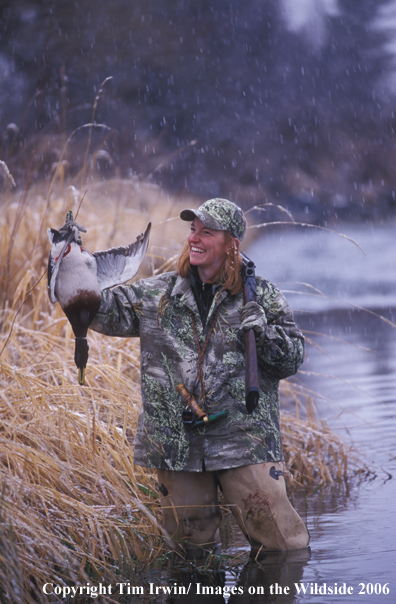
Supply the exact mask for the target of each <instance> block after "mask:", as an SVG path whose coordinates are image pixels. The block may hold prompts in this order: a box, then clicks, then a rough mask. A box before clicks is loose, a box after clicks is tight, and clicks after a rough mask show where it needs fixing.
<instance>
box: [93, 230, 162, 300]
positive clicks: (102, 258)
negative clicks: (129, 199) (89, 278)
mask: <svg viewBox="0 0 396 604" xmlns="http://www.w3.org/2000/svg"><path fill="white" fill-rule="evenodd" d="M150 230H151V222H150V223H149V224H148V226H147V229H146V231H145V233H144V234H143V235H139V237H137V239H136V241H135V242H134V243H131V244H130V245H128V246H127V247H113V248H111V249H109V250H103V251H101V252H94V254H93V256H94V257H95V259H96V264H97V276H98V281H99V286H100V289H101V290H103V289H107V288H108V287H113V286H114V285H119V284H121V283H125V282H126V281H129V280H130V279H132V277H134V276H135V275H136V273H137V272H138V270H139V267H140V265H141V263H142V261H143V258H144V255H145V253H146V250H147V246H148V242H149V236H150Z"/></svg>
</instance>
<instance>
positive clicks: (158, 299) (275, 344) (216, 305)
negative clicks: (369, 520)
mask: <svg viewBox="0 0 396 604" xmlns="http://www.w3.org/2000/svg"><path fill="white" fill-rule="evenodd" d="M180 217H181V219H182V220H185V221H189V222H191V223H192V224H191V227H190V231H189V234H188V236H187V241H186V245H185V247H184V249H183V252H182V254H181V257H180V261H179V264H178V270H177V271H175V272H170V273H164V274H161V275H157V276H155V277H152V278H149V279H142V280H140V281H138V282H136V283H133V284H129V285H125V286H119V287H116V288H114V289H107V290H105V291H103V292H102V301H101V305H100V308H99V311H98V313H97V315H96V317H95V319H94V320H93V322H92V324H91V328H92V329H94V330H96V331H99V332H101V333H103V334H105V335H112V336H124V337H140V347H141V387H142V401H143V406H142V409H141V412H140V415H139V421H138V427H137V432H136V437H135V457H134V461H135V463H136V464H138V465H141V466H145V467H149V468H154V469H156V470H157V476H158V483H159V485H158V488H159V492H160V493H161V496H162V498H161V507H162V513H163V523H164V528H165V529H166V531H167V533H168V534H169V535H170V536H172V537H173V538H174V539H175V540H176V541H182V542H183V547H184V548H185V549H186V550H187V551H188V552H189V553H192V552H193V553H194V555H196V553H197V550H196V548H197V546H198V551H199V552H202V549H205V547H206V548H212V547H213V546H214V545H216V544H217V543H218V539H219V536H218V527H219V525H220V521H221V510H220V505H219V501H218V487H219V486H220V488H221V490H222V493H223V497H224V498H225V500H226V502H227V504H229V505H230V507H231V511H232V512H233V514H234V515H235V518H236V520H237V522H238V524H239V526H240V528H241V529H242V531H243V532H244V534H245V535H246V537H247V538H248V539H249V541H250V543H251V545H252V551H253V552H254V554H255V555H256V553H257V550H258V549H262V550H263V551H268V550H278V551H279V550H289V549H300V548H305V547H307V545H308V541H309V537H308V532H307V529H306V527H305V525H304V523H303V522H302V520H301V518H300V517H299V516H298V514H297V512H296V511H295V510H294V508H293V507H292V506H291V504H290V502H289V500H288V498H287V495H286V488H285V481H284V478H283V472H282V463H281V462H282V445H281V438H280V429H279V394H278V389H279V380H280V379H283V378H285V377H288V376H289V375H293V374H294V373H296V371H297V370H298V367H299V365H300V364H301V362H302V359H303V353H304V339H303V336H302V333H301V332H300V330H299V329H298V327H297V326H296V324H295V323H294V319H293V314H292V312H291V310H290V307H289V306H288V304H287V302H286V300H285V298H284V296H283V295H282V294H281V292H280V291H279V290H278V289H276V288H275V287H274V286H273V285H272V284H271V283H269V282H268V281H265V280H263V279H261V278H257V279H256V291H257V301H256V302H249V303H248V304H246V305H245V306H244V304H243V295H242V291H241V290H242V279H241V275H240V267H241V263H242V260H241V256H240V253H239V247H240V242H241V241H242V240H243V238H244V235H245V232H246V220H245V216H244V214H243V212H242V210H241V209H240V208H239V207H238V206H237V205H235V204H234V203H232V202H230V201H228V200H226V199H211V200H209V201H207V202H205V203H204V204H203V205H202V206H200V207H199V208H198V209H196V210H183V211H182V212H181V214H180ZM250 329H253V330H254V334H255V339H256V348H257V354H258V364H259V381H260V397H259V401H258V405H257V407H256V408H255V409H254V411H253V412H252V413H249V412H248V410H247V409H246V404H245V365H246V349H245V332H246V330H250Z"/></svg>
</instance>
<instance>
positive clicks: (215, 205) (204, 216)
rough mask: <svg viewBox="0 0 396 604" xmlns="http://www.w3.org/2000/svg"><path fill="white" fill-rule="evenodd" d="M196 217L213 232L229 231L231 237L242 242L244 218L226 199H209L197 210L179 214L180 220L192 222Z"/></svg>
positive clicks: (238, 208)
mask: <svg viewBox="0 0 396 604" xmlns="http://www.w3.org/2000/svg"><path fill="white" fill-rule="evenodd" d="M195 217H197V218H199V219H200V221H201V222H202V223H203V224H204V225H205V226H206V227H207V228H208V229H213V230H214V231H229V232H230V233H231V235H232V236H233V237H236V238H237V239H239V241H242V239H243V238H244V237H245V233H246V218H245V215H244V213H243V212H242V210H241V208H240V207H239V206H237V205H236V204H235V203H233V202H232V201H228V199H220V198H218V197H217V198H215V199H209V200H208V201H205V203H203V204H202V205H201V206H199V208H198V209H197V210H183V211H182V212H180V218H181V219H182V220H189V221H193V220H194V218H195Z"/></svg>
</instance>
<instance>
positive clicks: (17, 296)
mask: <svg viewBox="0 0 396 604" xmlns="http://www.w3.org/2000/svg"><path fill="white" fill-rule="evenodd" d="M82 198H83V203H82V205H81V210H80V213H79V215H78V217H77V220H78V222H79V223H80V224H83V225H84V226H85V227H87V229H88V233H87V234H86V235H84V245H85V246H86V247H87V248H88V249H91V250H92V251H94V250H98V249H105V248H107V247H110V246H112V245H125V244H127V243H129V242H131V241H133V240H134V239H135V237H136V235H137V234H138V233H140V232H141V231H142V230H143V229H144V228H145V226H146V224H147V222H148V221H149V220H152V222H153V227H154V228H153V231H152V238H151V245H150V254H149V255H148V256H147V259H146V260H145V262H144V265H142V268H141V271H140V273H139V274H140V276H141V275H148V274H151V273H152V272H153V270H158V269H159V270H163V269H164V268H170V267H171V266H172V260H171V259H170V260H168V259H169V258H172V257H173V256H174V254H176V253H177V251H178V247H180V244H181V241H182V240H183V236H184V230H185V226H183V224H181V221H177V220H176V221H175V220H172V218H173V217H177V216H178V213H179V209H180V208H178V200H176V199H169V198H168V197H167V196H166V195H165V194H163V193H162V192H161V191H160V190H159V189H157V188H156V187H153V186H149V185H147V184H142V183H139V182H137V181H134V180H131V181H120V180H113V181H106V182H102V183H98V182H97V183H93V184H92V185H91V186H90V187H89V189H88V190H87V191H77V189H73V188H69V189H67V190H63V189H60V190H59V191H58V192H57V189H56V187H55V186H54V187H52V189H51V193H50V195H48V194H47V195H43V194H41V193H40V191H39V190H35V189H34V188H31V189H29V190H28V191H25V192H22V193H16V194H11V193H7V194H4V195H3V197H2V198H1V199H0V205H1V212H0V233H1V244H0V309H1V311H0V326H1V331H0V338H1V339H0V350H1V356H0V372H1V373H0V380H1V385H0V419H1V422H0V482H1V499H0V601H4V602H26V603H30V602H37V601H38V602H40V601H48V599H44V596H43V594H42V592H41V588H42V585H43V584H44V583H46V582H53V583H56V584H59V585H62V584H66V583H72V584H79V583H84V582H86V581H91V582H92V581H99V580H100V581H106V582H115V581H119V580H120V577H128V580H132V579H133V576H134V574H135V573H137V572H139V573H141V572H142V569H144V568H145V567H147V566H149V565H150V566H153V565H155V564H160V563H161V562H162V561H163V559H164V557H166V555H167V553H166V552H167V551H168V550H169V546H170V545H171V544H169V543H168V542H167V538H166V536H164V535H163V533H162V531H161V527H160V513H159V507H158V502H157V495H156V491H155V477H154V475H153V474H152V473H150V472H149V471H146V470H144V469H142V468H139V467H138V466H134V464H133V453H132V446H131V443H132V440H133V435H134V432H135V427H136V422H137V415H138V411H139V406H140V390H139V345H138V341H137V340H135V339H121V338H120V339H119V338H106V339H104V338H102V337H101V336H100V335H98V334H96V333H92V332H90V333H89V343H90V357H89V362H88V367H87V376H86V377H87V386H86V387H79V386H78V384H77V371H76V368H75V365H74V362H73V353H74V340H73V337H72V331H71V328H70V325H69V324H68V322H67V320H66V318H65V316H64V315H63V313H62V311H61V310H60V308H59V305H56V306H53V305H52V304H50V302H49V300H48V296H47V285H46V275H45V270H46V266H47V257H48V251H49V242H48V239H47V234H46V229H47V227H48V226H51V227H56V228H57V227H59V226H60V225H61V224H63V222H64V217H65V213H66V210H67V209H69V208H71V209H73V211H74V213H76V211H77V209H78V206H79V204H80V202H81V199H82ZM186 203H188V205H191V204H193V203H194V202H193V200H188V201H186V199H184V200H183V204H186ZM161 267H162V269H161ZM304 399H305V400H304ZM282 400H283V402H284V403H285V406H286V407H287V409H288V411H287V412H286V411H285V412H284V413H283V414H282V434H283V442H284V451H285V459H286V464H287V466H288V469H289V479H290V481H289V482H290V485H291V487H293V486H294V487H295V486H300V487H308V486H312V485H319V484H321V485H329V484H331V483H339V484H340V483H343V482H345V481H347V480H348V478H349V477H350V475H351V472H352V473H353V472H359V471H361V468H360V467H359V465H358V464H357V463H356V464H354V465H353V460H354V458H353V455H351V452H350V451H346V450H345V448H344V446H343V445H342V443H341V441H340V440H339V439H338V438H337V437H336V435H334V434H333V433H331V431H330V430H329V429H328V428H327V427H326V426H325V425H322V424H318V423H317V422H315V420H314V417H313V415H312V414H311V413H308V414H307V417H306V418H305V419H303V418H301V417H299V414H298V413H297V414H296V413H294V414H293V413H291V411H290V408H291V403H292V404H293V405H294V404H295V405H296V408H299V406H300V405H301V404H303V406H304V407H305V406H306V404H307V402H309V401H310V397H309V396H308V395H306V394H305V393H304V392H302V391H299V390H298V389H297V387H296V386H295V385H293V384H292V383H290V382H287V381H286V382H284V383H283V385H282ZM348 462H349V464H351V462H352V465H353V467H349V466H348Z"/></svg>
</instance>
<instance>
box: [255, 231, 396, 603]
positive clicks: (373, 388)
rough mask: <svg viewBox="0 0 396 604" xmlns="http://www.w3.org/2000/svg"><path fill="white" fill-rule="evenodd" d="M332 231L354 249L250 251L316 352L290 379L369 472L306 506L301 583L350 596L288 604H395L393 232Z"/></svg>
mask: <svg viewBox="0 0 396 604" xmlns="http://www.w3.org/2000/svg"><path fill="white" fill-rule="evenodd" d="M339 231H340V232H341V233H342V234H343V235H345V236H347V237H349V238H350V239H352V240H353V242H354V243H352V242H351V241H349V240H348V239H346V238H345V237H341V236H339V235H337V234H334V233H330V232H326V231H323V230H319V229H312V228H302V227H297V226H295V227H291V228H290V227H288V228H287V230H285V229H282V228H280V227H279V228H278V229H277V230H273V231H272V232H263V235H262V237H261V239H260V241H258V242H256V243H255V244H254V245H253V246H252V249H251V250H249V251H250V254H251V256H252V258H254V259H255V261H256V264H257V272H258V274H260V275H263V276H265V277H267V278H268V279H269V280H271V281H273V282H274V283H276V284H277V285H278V286H279V287H280V288H281V289H282V290H283V291H284V292H285V293H286V296H287V298H288V300H289V302H290V303H291V306H292V308H293V309H295V311H296V312H295V314H296V319H297V322H298V323H299V324H300V326H301V327H303V328H304V330H305V331H306V332H307V333H308V332H309V334H308V335H309V338H311V339H312V340H314V341H315V342H316V344H319V345H320V346H321V348H322V349H323V351H324V352H320V351H319V350H318V349H317V348H315V347H313V346H307V358H306V361H305V362H304V364H303V365H302V367H301V371H300V373H299V376H298V379H299V380H301V381H302V382H303V383H305V384H307V386H309V387H310V388H312V389H313V390H314V391H315V392H317V394H318V398H317V401H318V402H317V413H318V415H319V417H320V418H323V419H326V421H327V422H328V424H329V425H330V426H331V427H332V428H333V429H334V430H335V431H336V432H337V433H339V434H340V435H341V436H342V437H343V438H344V441H345V442H346V443H348V442H350V443H353V444H354V446H355V447H356V448H357V450H358V451H359V452H360V453H361V455H362V457H363V456H364V457H365V459H366V460H367V462H368V464H369V465H370V466H371V467H372V468H373V469H374V470H375V472H376V478H375V479H374V480H371V481H365V482H363V483H361V484H360V485H359V486H358V487H356V486H355V487H354V486H353V485H352V487H351V490H350V492H349V494H348V495H345V494H344V495H343V496H338V497H337V496H336V495H334V494H328V495H326V494H319V493H318V494H317V495H316V496H315V495H310V497H309V501H308V503H307V505H308V513H307V516H306V520H307V523H308V527H309V530H310V533H311V557H310V560H309V561H308V562H307V564H306V565H305V566H304V568H303V570H302V577H301V579H300V581H301V582H303V583H304V584H310V583H312V584H313V586H312V587H313V589H314V590H315V589H316V590H318V589H319V588H320V586H323V584H325V583H326V584H327V586H334V584H335V583H337V584H338V586H340V585H342V584H344V583H345V584H346V587H352V588H353V593H351V590H350V593H349V594H347V595H335V596H332V595H329V594H326V595H323V594H313V595H311V594H310V593H307V594H305V595H304V596H301V595H300V596H298V597H296V598H295V599H289V600H287V601H290V602H293V601H295V602H300V601H303V602H310V603H315V604H321V603H322V602H328V601H329V602H330V601H333V602H340V601H343V602H344V601H345V602H348V603H350V604H352V603H353V602H361V603H363V602H365V603H366V602H367V603H368V602H370V603H373V602H396V545H395V541H396V530H395V521H394V514H395V511H396V450H395V443H396V437H395V435H396V326H395V325H394V324H395V323H396V278H395V277H396V270H395V268H396V267H395V260H396V237H395V231H396V225H395V224H389V223H388V224H382V225H379V224H376V225H373V224H364V225H359V226H346V227H340V228H339ZM356 244H358V245H359V246H360V248H362V249H360V248H359V247H358V246H357V245H356ZM362 250H363V251H362ZM302 284H309V286H310V287H308V286H307V285H302ZM313 288H315V289H313ZM316 290H319V291H316ZM293 292H294V293H293ZM295 292H299V293H295ZM363 308H364V309H366V310H362V309H363ZM391 323H392V324H391ZM315 334H322V335H315ZM300 511H301V512H302V510H301V509H300ZM388 589H389V590H390V593H386V592H387V590H388ZM322 591H324V588H322ZM277 601H278V600H277ZM285 601H286V600H285Z"/></svg>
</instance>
